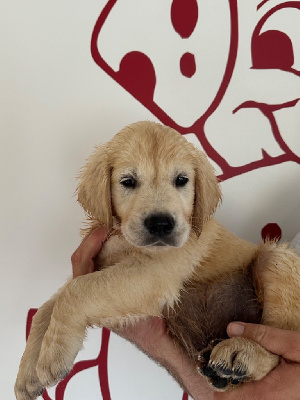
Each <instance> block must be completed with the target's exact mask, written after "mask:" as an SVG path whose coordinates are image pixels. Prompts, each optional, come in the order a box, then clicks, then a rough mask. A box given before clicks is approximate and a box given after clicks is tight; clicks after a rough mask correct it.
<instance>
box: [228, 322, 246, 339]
mask: <svg viewBox="0 0 300 400" xmlns="http://www.w3.org/2000/svg"><path fill="white" fill-rule="evenodd" d="M244 330H245V325H244V324H242V323H241V322H231V323H230V324H229V325H228V334H229V336H242V334H243V333H244Z"/></svg>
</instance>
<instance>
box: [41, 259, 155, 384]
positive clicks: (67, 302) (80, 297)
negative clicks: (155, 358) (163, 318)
mask: <svg viewBox="0 0 300 400" xmlns="http://www.w3.org/2000/svg"><path fill="white" fill-rule="evenodd" d="M147 278H148V279H147ZM161 297H162V293H161V284H160V279H159V277H158V276H157V275H156V277H154V278H153V276H152V277H151V274H148V277H147V274H146V276H145V271H144V272H141V271H140V270H139V269H138V268H137V269H134V268H131V267H129V268H126V267H124V266H120V265H119V266H116V265H115V266H113V267H110V268H108V269H106V270H104V271H99V272H95V273H93V274H89V275H85V276H80V277H78V278H76V279H74V280H73V281H72V282H71V283H70V284H69V285H68V286H67V287H66V288H65V290H64V291H63V292H62V294H61V295H60V296H59V298H58V301H57V302H56V304H55V306H54V309H53V314H52V317H51V322H50V325H49V328H48V330H47V332H46V334H45V336H44V340H43V343H42V347H41V351H40V357H39V360H38V364H37V374H38V377H39V380H40V381H41V383H42V385H43V387H47V386H52V385H55V384H56V383H57V382H58V381H59V380H61V379H63V378H64V377H65V376H66V375H67V374H68V373H69V371H70V370H71V369H72V367H73V363H74V359H75V357H76V355H77V353H78V351H79V350H80V348H81V347H82V342H83V340H84V337H85V331H86V327H87V326H93V325H97V326H108V327H112V326H117V325H118V324H120V323H122V322H124V321H125V320H126V319H127V320H128V319H130V318H131V319H134V320H136V319H138V318H140V317H143V316H145V315H161V304H160V301H159V300H160V299H161Z"/></svg>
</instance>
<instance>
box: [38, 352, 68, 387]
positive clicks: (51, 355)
mask: <svg viewBox="0 0 300 400" xmlns="http://www.w3.org/2000/svg"><path fill="white" fill-rule="evenodd" d="M74 359H75V357H70V356H68V355H67V354H66V351H65V349H64V348H62V347H60V346H54V345H50V346H49V347H48V348H47V349H43V348H42V350H41V353H40V356H39V359H38V362H37V366H36V372H37V376H38V378H39V380H40V382H41V384H42V386H43V387H50V386H54V385H56V384H57V383H58V382H59V381H61V380H63V379H64V378H65V377H66V376H67V375H68V374H69V372H70V371H71V369H72V368H73V362H74Z"/></svg>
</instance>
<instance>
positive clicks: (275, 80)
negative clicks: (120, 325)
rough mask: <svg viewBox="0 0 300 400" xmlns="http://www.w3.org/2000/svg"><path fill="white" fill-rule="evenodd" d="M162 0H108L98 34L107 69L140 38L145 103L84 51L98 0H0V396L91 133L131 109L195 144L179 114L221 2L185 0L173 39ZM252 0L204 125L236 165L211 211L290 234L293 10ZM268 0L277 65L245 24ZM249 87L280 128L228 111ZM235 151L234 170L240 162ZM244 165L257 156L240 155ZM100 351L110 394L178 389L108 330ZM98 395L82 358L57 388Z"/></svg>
mask: <svg viewBox="0 0 300 400" xmlns="http://www.w3.org/2000/svg"><path fill="white" fill-rule="evenodd" d="M162 3H163V4H162ZM171 3H172V1H171V0H168V1H165V2H161V1H159V0H151V1H149V0H122V1H121V0H119V1H117V2H116V5H115V7H114V9H113V10H112V12H111V13H110V15H109V17H108V18H107V21H106V23H105V24H104V28H103V31H101V32H100V33H99V37H98V49H99V52H100V54H101V55H102V56H103V58H104V60H105V62H106V63H107V65H109V66H111V68H112V70H113V71H115V72H116V71H117V70H118V68H119V63H120V61H121V59H122V57H123V56H124V55H125V54H126V53H127V52H128V51H132V50H139V51H143V52H145V53H146V54H147V55H148V56H149V57H150V58H151V60H152V62H153V64H154V66H155V69H156V78H157V85H156V88H155V93H154V99H153V101H154V102H155V103H156V104H157V105H158V107H159V110H157V109H156V108H155V107H153V104H150V103H151V102H149V105H148V109H147V108H146V107H145V106H144V105H142V104H141V102H143V101H144V104H146V103H145V101H146V100H145V99H144V100H143V98H141V99H139V100H140V101H138V99H136V98H134V97H133V96H132V95H131V94H129V93H128V92H127V91H125V90H124V88H123V87H122V86H120V85H119V84H118V83H117V82H116V81H115V80H114V79H112V78H111V77H110V76H109V75H108V74H107V73H106V72H105V71H104V70H103V69H101V68H100V67H99V66H98V65H97V64H96V63H95V62H94V60H93V58H92V56H91V52H90V41H91V35H92V31H93V28H94V25H95V23H96V20H97V18H98V16H99V14H100V13H101V11H102V10H103V8H104V6H105V5H106V1H103V0H97V1H96V0H89V1H85V2H83V1H77V0H72V1H70V0H60V1H58V0H52V1H51V2H50V1H46V0H43V1H35V0H28V1H26V2H24V1H20V0H2V4H1V13H0V15H1V16H0V18H1V21H0V32H1V34H0V46H1V47H0V49H1V65H0V68H1V76H0V82H1V86H0V88H1V89H0V101H1V107H0V113H1V119H0V127H1V131H0V132H1V136H0V174H1V180H0V182H1V195H0V201H1V207H0V213H1V216H0V218H1V228H0V235H1V239H0V246H1V250H0V257H1V258H0V268H1V280H0V296H1V300H2V301H1V304H2V307H1V310H0V313H1V317H0V318H1V319H0V320H1V326H2V329H1V346H0V359H1V360H2V368H3V369H2V373H1V374H0V388H1V393H2V396H3V398H6V399H12V398H14V397H13V384H14V380H15V377H16V374H17V368H18V364H19V360H20V357H21V354H22V352H23V349H24V346H25V323H26V316H27V311H28V310H29V309H30V308H36V307H39V306H40V305H41V304H42V303H43V302H44V301H45V300H46V299H47V298H48V297H49V296H50V295H51V294H52V293H53V292H54V291H55V290H56V289H57V288H58V287H60V286H61V285H62V284H63V283H64V281H65V279H66V278H67V277H68V276H69V275H70V272H71V265H70V256H71V254H72V252H73V251H74V250H75V249H76V247H77V246H78V244H79V241H80V236H79V228H80V227H81V226H82V222H83V220H84V214H83V212H82V210H81V209H80V207H79V205H78V204H77V203H76V198H75V196H74V195H73V194H74V191H75V188H76V181H75V179H74V178H75V176H76V174H77V172H78V170H79V169H80V167H81V166H82V165H83V163H84V161H85V159H86V158H87V157H88V155H89V154H90V152H91V151H92V149H93V147H94V146H95V145H96V144H100V143H103V142H105V141H107V140H109V139H110V138H111V137H112V136H113V135H114V134H115V133H116V132H117V131H118V130H120V129H121V128H122V127H123V126H124V125H126V124H129V123H131V122H134V121H137V120H145V119H149V120H161V121H162V122H166V121H171V122H172V123H173V124H174V126H175V125H176V126H177V127H179V129H180V130H181V132H183V133H190V134H191V135H188V137H189V139H190V140H193V141H195V142H196V143H197V144H198V145H199V146H200V147H202V146H203V147H205V143H204V142H202V143H201V144H200V143H199V141H198V139H197V137H196V136H195V135H192V134H195V133H199V130H197V132H196V131H195V132H194V131H193V130H192V129H189V126H192V125H193V123H194V122H195V120H196V119H197V118H199V117H201V115H203V114H204V113H205V112H206V110H207V109H208V108H209V106H210V104H211V103H212V101H213V99H214V96H215V95H216V94H217V91H218V88H219V86H220V84H221V81H222V77H223V75H224V72H225V68H226V63H227V56H228V52H229V43H230V13H229V8H228V3H227V1H224V0H222V1H220V0H219V1H218V2H215V3H214V6H213V5H212V2H210V1H208V0H207V1H200V0H199V1H198V7H199V18H198V23H197V25H196V27H195V30H194V32H193V34H192V35H190V36H189V37H188V38H187V39H182V38H181V37H180V36H179V35H178V34H177V33H176V32H175V30H174V28H173V27H172V25H171V22H170V17H169V14H170V7H171ZM225 3H226V4H225ZM231 3H232V4H234V1H232V2H231ZM259 3H260V2H259V1H257V2H256V1H251V2H250V1H248V0H239V1H238V6H239V7H238V9H239V13H238V18H239V25H240V31H239V42H238V43H239V47H238V51H237V59H236V63H235V68H234V70H233V73H232V78H231V80H230V84H229V85H228V88H227V90H226V93H225V94H223V97H222V98H220V99H219V100H220V101H219V104H218V107H216V109H215V110H214V111H213V112H212V113H211V114H210V116H209V118H207V120H206V122H205V125H204V129H205V134H206V137H207V140H208V142H209V143H210V144H211V145H212V147H213V148H214V149H215V150H216V151H217V153H218V154H219V155H221V157H222V158H223V159H225V160H226V162H227V163H228V164H230V165H231V166H234V167H237V168H240V169H239V171H240V172H239V173H236V172H235V173H234V174H236V176H234V177H232V178H228V177H227V178H228V179H226V180H225V181H224V182H223V183H222V189H223V193H224V201H223V205H222V207H221V208H220V209H219V210H218V213H217V215H218V218H219V220H220V221H221V222H222V223H224V224H225V225H226V226H227V227H228V228H230V229H231V230H233V231H234V232H235V233H237V234H240V235H242V236H243V237H244V238H246V239H249V240H252V241H258V240H260V231H261V229H262V228H263V227H264V226H265V225H267V224H268V223H277V224H278V225H279V226H280V228H281V230H282V237H283V239H284V240H291V239H292V238H293V237H294V236H295V235H296V233H297V232H298V231H299V230H300V213H299V211H300V202H299V200H300V187H299V178H300V166H299V159H298V158H297V156H299V155H300V136H299V135H300V118H299V115H300V114H299V107H300V106H299V105H298V104H297V103H295V104H289V105H287V102H289V101H292V100H295V99H297V98H299V97H300V77H299V74H298V75H297V71H299V70H300V58H299V57H300V56H299V54H300V52H299V48H300V40H299V37H300V36H299V29H300V28H299V27H300V23H299V22H300V11H299V9H297V8H294V9H292V10H291V9H287V8H282V9H280V4H283V3H285V2H284V1H278V0H274V1H271V2H267V3H266V4H265V5H264V6H263V7H261V8H260V9H259V10H258V11H257V10H256V6H257V5H259ZM297 3H299V7H300V2H297ZM186 4H187V3H186ZM276 6H279V7H278V10H277V9H276V10H275V8H274V7H276ZM272 10H275V11H276V12H275V11H274V13H273V14H272V15H271V17H270V18H269V20H268V21H267V22H266V25H265V26H264V28H263V29H265V30H270V29H272V30H274V29H275V30H280V31H281V32H285V33H286V35H288V36H289V37H290V39H291V41H292V44H293V46H294V53H295V60H294V64H293V66H292V68H290V70H289V71H282V70H280V69H278V68H274V69H266V68H264V69H253V68H251V66H252V65H251V54H250V48H251V37H252V35H253V32H254V30H255V26H257V23H258V21H259V20H260V19H261V18H263V16H264V15H266V13H267V12H271V11H272ZM184 52H190V53H193V54H195V59H196V66H197V71H196V74H195V75H194V76H193V77H191V78H186V77H183V76H182V74H181V73H180V71H179V66H178V65H179V59H180V57H181V55H182V54H183V53H184ZM297 57H298V58H297ZM111 75H112V76H113V72H112V73H111ZM219 97H220V96H219ZM250 100H251V101H256V102H257V104H258V103H259V104H261V103H264V104H267V105H269V108H268V110H271V109H272V116H274V117H275V125H276V127H277V128H278V131H279V133H280V135H278V134H277V135H276V140H275V138H274V129H273V131H272V126H271V125H270V119H267V118H266V116H265V115H263V114H262V113H261V112H260V111H259V110H258V108H257V105H256V108H255V107H254V108H245V109H243V110H241V111H239V112H237V113H235V114H233V113H232V112H233V110H234V109H235V108H236V107H237V106H239V105H240V104H243V103H244V102H245V101H250ZM283 104H285V105H283ZM146 106H147V104H146ZM275 106H277V108H278V109H277V111H274V110H275V108H274V107H275ZM270 107H271V108H270ZM272 107H273V108H272ZM280 107H281V108H280ZM161 110H163V111H164V112H165V113H162V111H161ZM168 118H169V119H168ZM273 128H274V125H273ZM282 143H283V144H284V146H283V144H282ZM262 148H263V149H265V151H267V152H268V154H269V155H270V156H271V157H273V159H272V162H270V163H269V164H271V165H270V166H268V167H267V166H265V165H266V164H267V161H268V160H269V159H267V160H266V159H265V160H262V153H261V149H262ZM287 148H288V149H289V150H287ZM208 155H209V156H211V157H212V161H213V162H214V165H215V166H216V169H217V171H218V173H219V174H221V173H222V171H221V168H220V165H218V164H217V163H216V160H217V161H218V160H219V158H217V159H214V156H213V153H210V152H208ZM279 160H281V161H284V160H293V161H287V162H280V163H279ZM255 163H256V164H255ZM275 164H276V165H275ZM245 165H248V167H247V168H246V169H247V171H248V172H245V171H244V172H243V167H245ZM255 165H258V166H259V168H256V169H253V167H254V166H255ZM227 171H228V169H227ZM223 172H224V171H223ZM100 339H101V331H100V330H95V331H93V332H91V334H90V337H89V340H88V342H87V344H86V350H85V353H84V352H82V353H81V354H80V355H79V358H81V359H82V358H85V357H87V358H93V357H96V356H97V354H98V351H99V341H100ZM128 360H129V361H128ZM108 364H109V382H110V389H111V395H112V399H113V400H127V399H128V400H129V399H130V400H134V399H143V400H155V399H158V398H159V399H171V398H172V399H174V400H175V399H178V400H179V399H181V398H182V391H181V390H180V389H179V388H178V387H177V385H176V384H175V383H174V382H173V381H172V379H171V378H169V377H168V376H167V374H166V373H165V372H163V371H162V370H161V369H160V368H159V367H157V366H155V365H154V364H153V363H151V362H150V361H149V360H147V359H146V357H145V356H144V355H142V354H141V353H139V352H138V351H137V350H135V349H134V348H133V347H132V346H131V345H130V344H128V343H126V342H124V341H123V340H121V339H119V338H117V337H116V336H112V338H111V341H110V347H109V362H108ZM144 371H145V373H144ZM154 382H155V384H154ZM49 393H50V396H52V397H51V398H52V399H54V398H55V395H54V391H53V390H52V391H50V392H49ZM99 396H101V395H100V392H99V382H98V377H97V374H96V370H95V369H91V370H87V371H85V372H84V373H82V374H79V375H78V376H77V377H75V378H74V379H73V380H72V381H71V382H70V384H69V385H68V388H67V390H66V394H65V397H64V398H65V399H72V400H76V399H82V398H89V399H99V398H100V397H99ZM56 400H58V398H57V399H56Z"/></svg>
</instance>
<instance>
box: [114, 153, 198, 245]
mask: <svg viewBox="0 0 300 400" xmlns="http://www.w3.org/2000/svg"><path fill="white" fill-rule="evenodd" d="M135 152H136V151H135V148H133V150H132V153H133V154H135ZM154 158H155V150H154V149H153V148H152V146H149V147H147V148H145V149H144V151H143V152H142V154H137V155H136V156H133V157H132V159H131V160H128V162H126V161H125V160H124V162H121V165H118V163H116V165H115V168H114V169H113V170H112V186H111V187H112V203H113V210H114V213H115V215H116V216H117V218H118V219H119V221H120V222H121V230H122V233H123V235H124V237H125V238H126V239H127V240H128V241H129V242H130V243H132V244H134V245H136V246H153V247H156V246H160V247H161V246H175V247H180V246H182V245H183V244H184V243H185V242H186V240H187V239H188V237H189V234H190V229H191V215H192V211H193V203H194V195H195V193H194V186H195V184H194V175H195V173H194V169H193V168H192V166H191V165H190V162H188V160H186V162H183V159H182V158H181V157H178V156H174V157H172V158H169V157H167V155H166V154H165V155H164V157H161V158H160V161H159V160H155V161H154ZM153 161H154V162H153Z"/></svg>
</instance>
